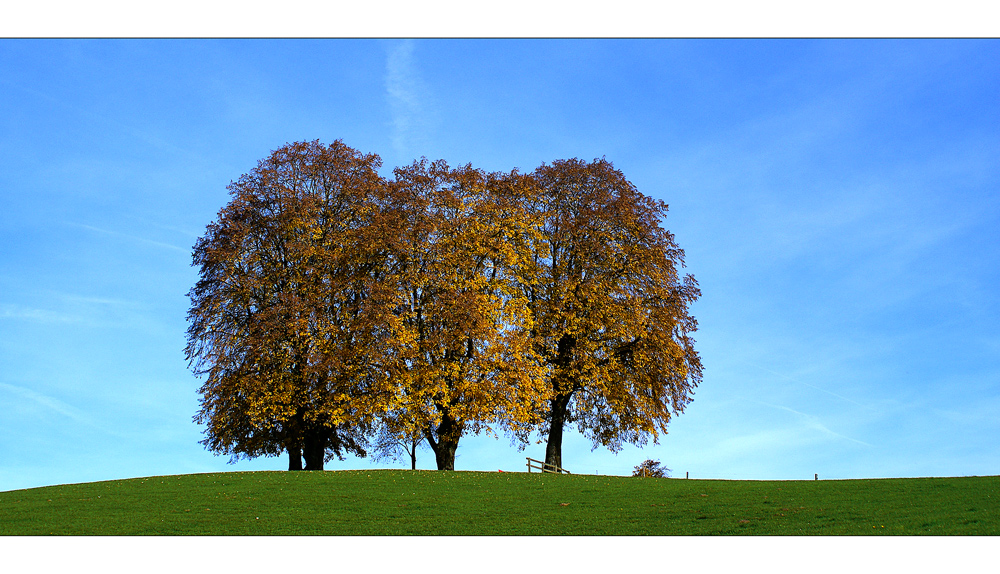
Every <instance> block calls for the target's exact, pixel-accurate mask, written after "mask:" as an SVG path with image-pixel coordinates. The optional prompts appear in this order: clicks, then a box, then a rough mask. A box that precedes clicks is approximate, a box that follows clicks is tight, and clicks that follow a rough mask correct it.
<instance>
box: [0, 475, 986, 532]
mask: <svg viewBox="0 0 1000 574" xmlns="http://www.w3.org/2000/svg"><path fill="white" fill-rule="evenodd" d="M998 502H1000V477H998V476H986V477H963V478H907V479H903V478H900V479H873V480H836V481H722V480H683V479H655V478H629V477H614V476H581V475H573V476H557V475H549V474H546V475H542V474H527V473H486V472H434V471H401V470H364V471H338V472H233V473H212V474H194V475H180V476H156V477H148V478H136V479H128V480H116V481H108V482H95V483H85V484H70V485H62V486H50V487H43V488H34V489H28V490H15V491H9V492H0V534H2V535H48V534H54V535H382V534H385V535H538V534H546V535H702V534H730V535H732V534H735V535H754V534H757V535H759V534H765V535H812V534H819V535H842V534H846V535H874V534H877V535H883V534H903V535H913V534H930V535H950V534H958V535H977V534H988V535H998V534H1000V504H998Z"/></svg>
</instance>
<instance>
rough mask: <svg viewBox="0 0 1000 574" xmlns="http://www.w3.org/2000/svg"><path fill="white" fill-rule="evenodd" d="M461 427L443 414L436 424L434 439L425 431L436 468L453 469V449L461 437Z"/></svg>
mask: <svg viewBox="0 0 1000 574" xmlns="http://www.w3.org/2000/svg"><path fill="white" fill-rule="evenodd" d="M463 427H464V425H462V424H461V423H458V422H455V421H454V420H452V418H451V417H449V416H447V415H445V416H444V417H443V418H442V419H441V424H440V425H438V428H437V438H436V440H435V437H434V435H433V433H431V432H428V433H427V442H428V443H429V444H430V445H431V450H433V451H434V458H435V460H436V462H437V467H438V470H455V451H456V450H458V439H460V438H462V431H463ZM414 466H415V465H414Z"/></svg>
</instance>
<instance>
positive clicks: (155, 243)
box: [69, 223, 190, 254]
mask: <svg viewBox="0 0 1000 574" xmlns="http://www.w3.org/2000/svg"><path fill="white" fill-rule="evenodd" d="M69 225H73V226H75V227H82V228H83V229H87V230H89V231H96V232H98V233H104V234H106V235H114V236H116V237H124V238H125V239H131V240H132V241H138V242H140V243H148V244H150V245H155V246H157V247H163V248H166V249H171V250H173V251H180V252H181V253H185V254H186V253H190V250H188V249H184V248H182V247H177V246H176V245H171V244H169V243H163V242H162V241H153V240H152V239H145V238H143V237H136V236H134V235H127V234H125V233H119V232H117V231H109V230H107V229H101V228H99V227H94V226H92V225H84V224H82V223H70V224H69Z"/></svg>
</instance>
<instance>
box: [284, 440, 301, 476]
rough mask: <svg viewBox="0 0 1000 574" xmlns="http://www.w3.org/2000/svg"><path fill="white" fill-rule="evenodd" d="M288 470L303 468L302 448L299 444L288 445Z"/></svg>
mask: <svg viewBox="0 0 1000 574" xmlns="http://www.w3.org/2000/svg"><path fill="white" fill-rule="evenodd" d="M286 449H287V450H288V470H302V449H300V448H299V447H298V446H288V447H286Z"/></svg>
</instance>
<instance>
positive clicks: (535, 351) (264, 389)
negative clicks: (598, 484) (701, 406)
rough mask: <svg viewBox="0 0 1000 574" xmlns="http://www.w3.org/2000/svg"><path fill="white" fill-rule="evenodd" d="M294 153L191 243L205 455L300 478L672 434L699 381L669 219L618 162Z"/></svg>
mask: <svg viewBox="0 0 1000 574" xmlns="http://www.w3.org/2000/svg"><path fill="white" fill-rule="evenodd" d="M380 167H381V159H380V158H379V157H378V156H377V155H375V154H363V153H361V152H359V151H357V150H354V149H352V148H350V147H347V146H346V145H344V144H343V142H341V141H339V140H338V141H335V142H333V143H332V144H330V145H328V146H324V145H322V144H320V143H319V142H318V141H314V142H300V143H294V144H288V145H286V146H284V147H282V148H280V149H278V150H276V151H274V152H273V153H272V154H270V155H269V156H268V157H267V158H265V159H264V160H261V161H260V162H259V163H258V165H257V167H256V168H255V169H253V170H252V171H250V172H249V173H247V174H245V175H243V176H242V177H241V178H240V179H239V180H237V181H235V182H233V183H232V184H230V186H229V191H230V194H231V200H230V202H229V203H228V204H227V205H226V206H225V207H223V208H222V210H221V211H220V212H219V215H218V219H217V221H215V222H213V223H211V224H210V225H208V227H207V229H206V232H205V235H204V236H202V237H201V238H199V240H198V242H197V243H196V244H195V248H194V260H193V264H194V265H195V266H197V267H199V269H200V276H199V280H198V282H197V284H196V285H195V287H194V288H193V289H192V290H191V291H190V293H189V296H190V298H191V309H190V311H189V313H188V320H189V328H188V333H187V338H188V343H187V347H186V349H185V352H186V355H187V358H188V360H189V362H190V363H191V365H192V369H193V370H194V372H195V373H196V374H197V375H207V377H206V380H205V382H204V384H203V385H202V387H201V389H200V391H199V392H200V394H201V408H200V410H199V411H198V413H197V414H196V416H195V421H196V422H198V423H201V424H204V425H205V426H206V428H205V435H206V437H205V439H204V440H203V441H202V442H203V444H204V445H205V446H206V447H207V448H208V449H210V450H212V451H214V452H218V453H221V454H228V455H230V456H231V457H232V459H233V460H235V459H237V458H239V457H255V456H262V455H264V456H275V455H279V454H281V453H282V452H285V453H287V454H288V456H289V469H290V470H292V469H296V470H297V469H301V468H303V467H302V459H303V458H304V459H305V469H322V468H323V463H324V462H325V461H328V460H330V459H331V458H332V457H335V456H340V457H342V456H343V455H344V454H346V453H353V454H355V455H358V456H364V455H365V453H366V448H368V447H369V445H370V442H374V443H375V446H376V450H377V451H378V452H380V453H383V454H384V452H383V451H385V449H386V448H388V446H387V445H392V444H394V439H398V441H399V443H401V444H406V445H409V446H408V447H407V450H409V452H410V454H411V456H415V448H416V445H417V444H418V442H419V441H418V438H421V439H425V440H426V442H427V444H428V445H429V446H430V448H431V449H432V450H433V451H434V454H435V459H436V462H437V466H438V468H439V469H453V468H454V461H455V452H456V449H457V447H458V443H459V439H460V438H461V437H462V436H463V435H464V434H467V433H480V432H488V433H499V432H507V433H509V434H511V435H512V436H514V437H516V438H517V439H518V440H519V441H520V443H521V444H522V446H523V445H526V444H527V443H528V441H529V435H530V434H531V433H532V432H534V431H535V430H538V431H539V432H541V433H542V434H543V435H547V438H548V442H547V450H546V462H547V463H550V464H555V465H557V466H562V464H561V463H562V460H561V441H562V432H563V428H564V427H565V426H566V425H569V424H575V425H576V426H577V428H578V429H579V430H580V431H582V432H583V433H584V434H585V435H587V436H588V437H590V438H591V440H592V441H593V442H594V445H595V447H596V446H605V447H608V448H611V449H613V450H614V449H618V448H620V447H621V444H622V443H623V442H631V443H635V444H643V443H644V442H645V441H646V440H647V438H648V437H652V439H653V441H654V442H655V441H656V440H657V437H658V435H659V434H660V433H664V432H666V426H667V423H668V422H669V420H670V417H671V415H672V414H677V413H679V412H682V411H683V408H684V405H685V404H687V403H688V402H689V401H690V400H691V394H692V392H693V388H694V387H695V386H696V385H697V384H698V382H699V381H700V377H701V363H700V360H699V358H698V355H697V353H696V351H695V350H694V341H693V339H692V338H691V333H693V332H694V331H695V330H696V328H697V323H696V322H695V320H694V318H693V317H691V316H690V315H689V314H688V306H689V305H690V303H692V302H693V301H694V300H695V299H696V298H697V297H698V296H699V291H698V287H697V283H696V282H695V281H694V278H693V277H691V276H690V275H687V276H685V277H684V278H680V276H679V274H678V268H679V267H681V266H683V251H681V250H680V249H679V248H678V247H677V245H676V244H675V243H674V240H673V236H672V235H671V234H670V233H669V232H667V231H666V230H664V229H662V228H661V227H660V220H661V218H662V217H663V216H665V214H666V211H667V207H666V205H665V204H664V203H663V202H657V201H654V200H652V199H651V198H649V197H646V196H645V195H643V194H641V193H639V192H638V191H637V190H636V189H635V187H634V186H633V185H632V184H631V183H629V182H628V181H627V180H626V179H625V178H624V176H623V175H622V174H621V172H619V171H617V170H615V169H614V167H613V166H612V165H611V163H610V162H607V161H605V160H603V159H601V160H595V161H594V162H590V163H588V162H584V161H580V160H575V159H574V160H564V161H556V162H553V163H552V164H551V165H546V164H543V165H542V166H541V167H539V168H538V169H536V170H535V171H534V172H533V173H528V174H522V173H519V172H518V171H517V170H513V171H511V172H506V173H504V172H499V173H487V172H484V171H482V170H479V169H475V168H473V167H472V166H471V165H465V166H459V167H450V166H448V164H447V163H446V162H445V161H443V160H438V161H435V162H428V161H427V160H426V159H422V160H419V161H416V162H414V163H413V164H411V165H409V166H405V167H400V168H396V169H395V170H394V178H393V179H392V180H386V179H385V178H383V177H381V176H380V175H379V174H378V169H379V168H380Z"/></svg>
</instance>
